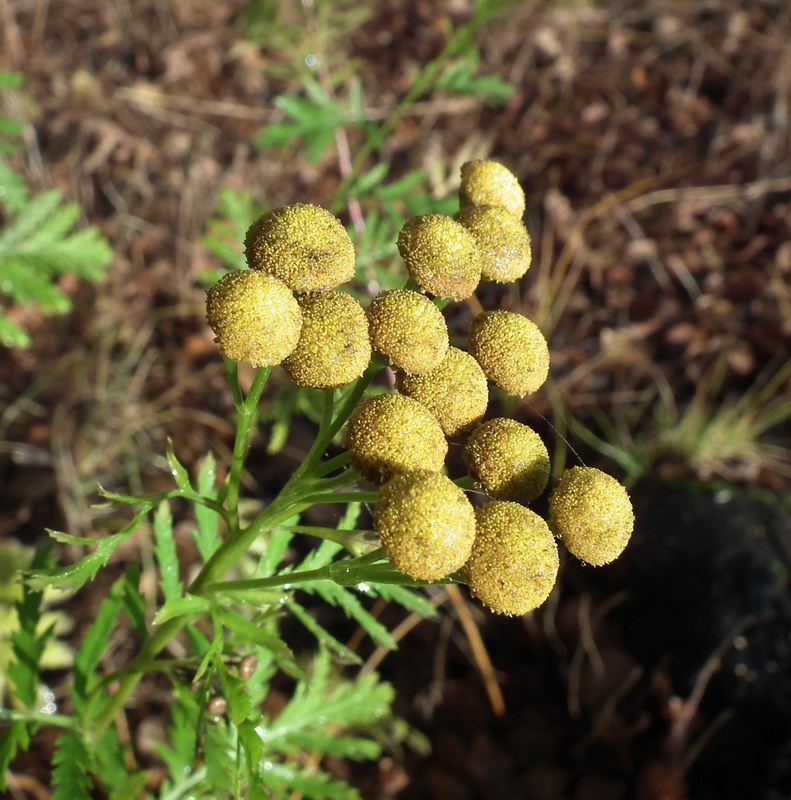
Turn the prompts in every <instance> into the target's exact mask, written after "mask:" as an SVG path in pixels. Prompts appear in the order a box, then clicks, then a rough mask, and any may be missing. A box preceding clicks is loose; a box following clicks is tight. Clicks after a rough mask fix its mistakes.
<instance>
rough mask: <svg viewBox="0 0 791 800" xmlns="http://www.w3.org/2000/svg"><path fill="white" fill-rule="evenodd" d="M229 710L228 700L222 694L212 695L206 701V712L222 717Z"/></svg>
mask: <svg viewBox="0 0 791 800" xmlns="http://www.w3.org/2000/svg"><path fill="white" fill-rule="evenodd" d="M227 711H228V701H227V700H226V699H225V698H224V697H223V696H222V695H217V696H216V697H212V698H211V699H210V700H209V701H208V702H207V703H206V712H207V713H208V714H209V716H212V717H222V716H224V715H225V714H226V713H227Z"/></svg>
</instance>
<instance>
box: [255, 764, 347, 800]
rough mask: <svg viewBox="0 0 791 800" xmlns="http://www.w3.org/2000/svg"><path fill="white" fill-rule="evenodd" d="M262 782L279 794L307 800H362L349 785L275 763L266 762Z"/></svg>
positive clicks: (326, 776) (321, 775)
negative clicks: (295, 794) (299, 796)
mask: <svg viewBox="0 0 791 800" xmlns="http://www.w3.org/2000/svg"><path fill="white" fill-rule="evenodd" d="M261 782H262V783H263V784H264V786H267V787H269V788H270V789H273V790H275V791H277V792H282V793H286V794H288V793H289V792H298V793H299V794H301V795H302V796H303V797H305V798H307V800H361V798H360V794H359V792H358V791H357V790H356V789H354V788H353V787H351V786H349V784H348V783H342V782H340V781H335V780H333V779H332V778H330V776H329V775H326V774H324V773H310V772H308V771H307V770H300V769H297V768H295V767H292V766H286V765H285V764H279V763H277V762H275V761H265V762H264V764H263V769H262V770H261Z"/></svg>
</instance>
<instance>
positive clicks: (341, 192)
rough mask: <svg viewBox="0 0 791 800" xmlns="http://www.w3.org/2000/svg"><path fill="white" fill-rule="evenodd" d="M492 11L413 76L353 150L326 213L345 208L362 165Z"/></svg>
mask: <svg viewBox="0 0 791 800" xmlns="http://www.w3.org/2000/svg"><path fill="white" fill-rule="evenodd" d="M494 11H495V9H494V8H489V4H483V5H482V7H481V8H480V9H479V10H478V11H476V12H475V13H474V14H473V15H472V16H471V17H470V19H469V20H467V22H465V23H464V25H462V26H461V27H460V28H459V29H458V30H457V31H456V32H455V33H454V34H453V36H452V37H451V38H450V40H449V41H448V43H447V45H445V47H444V49H443V50H442V52H440V53H439V55H438V56H437V57H436V58H435V59H433V60H432V61H430V62H429V63H428V64H426V65H425V66H424V67H423V68H422V69H421V70H420V71H419V72H418V73H417V75H416V76H415V77H414V78H413V80H412V84H411V87H410V89H409V91H408V92H407V93H406V94H405V95H404V96H403V97H402V98H401V101H400V102H399V103H398V105H397V106H396V107H395V109H394V110H393V111H392V113H391V114H390V116H389V117H388V118H387V119H386V120H385V122H384V123H382V126H381V128H380V129H379V134H378V136H377V137H376V138H374V137H372V136H368V137H367V138H366V140H365V142H364V143H363V144H362V146H361V147H360V148H359V149H358V150H357V153H356V155H355V157H354V160H353V161H352V166H351V169H350V170H349V173H348V174H347V175H346V176H345V177H344V179H343V180H342V181H341V182H340V184H339V186H338V189H337V191H336V192H335V197H334V198H333V201H332V204H331V205H330V211H332V212H333V213H337V212H338V211H340V210H341V209H342V208H343V207H344V206H345V205H346V203H347V196H348V194H349V190H350V189H351V187H352V184H353V183H354V181H355V179H356V178H357V175H358V174H359V172H360V169H361V168H362V166H363V164H365V162H366V160H367V159H368V157H369V156H370V155H371V153H373V152H374V150H376V149H377V145H376V143H377V141H381V142H384V141H386V139H387V137H388V136H389V135H390V134H391V133H392V132H393V131H394V130H395V127H396V125H398V123H399V122H400V121H401V120H402V118H403V117H404V115H405V114H406V113H407V112H408V111H409V109H410V108H411V107H412V106H413V105H414V103H415V102H416V101H417V100H418V99H419V98H420V97H421V96H422V95H423V94H425V93H426V92H428V91H430V90H431V89H432V87H433V85H434V84H435V83H436V80H437V77H438V75H439V74H440V72H441V71H442V70H443V69H444V68H445V64H446V63H447V62H448V61H449V60H450V59H451V58H452V57H453V56H455V55H456V54H457V53H458V52H459V51H461V50H463V49H464V48H465V47H467V45H468V44H469V42H470V41H471V39H472V37H473V36H474V35H475V32H476V31H477V30H478V28H479V27H480V26H481V25H482V24H483V23H484V22H485V21H486V20H487V19H489V18H490V17H492V16H493V15H494Z"/></svg>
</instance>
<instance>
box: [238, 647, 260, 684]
mask: <svg viewBox="0 0 791 800" xmlns="http://www.w3.org/2000/svg"><path fill="white" fill-rule="evenodd" d="M257 667H258V659H257V658H256V657H255V656H254V655H253V654H252V653H250V654H248V655H246V656H245V657H244V658H243V659H242V660H241V661H240V662H239V678H240V680H243V681H249V680H250V678H252V677H253V674H254V673H255V671H256V668H257Z"/></svg>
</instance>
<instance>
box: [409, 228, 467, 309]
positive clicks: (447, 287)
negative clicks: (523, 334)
mask: <svg viewBox="0 0 791 800" xmlns="http://www.w3.org/2000/svg"><path fill="white" fill-rule="evenodd" d="M398 252H399V253H401V258H403V259H404V263H405V264H406V266H407V269H408V270H409V275H410V276H411V278H412V280H413V281H415V283H417V284H418V286H420V287H421V288H422V289H424V290H425V291H427V292H430V293H431V294H433V295H437V296H438V297H450V298H451V299H452V300H464V299H466V298H467V297H469V296H470V295H471V294H472V293H473V292H474V291H475V287H476V286H477V285H478V282H479V281H480V279H481V254H480V250H479V249H478V243H477V242H476V241H475V237H474V236H473V235H472V234H471V233H470V232H469V231H468V230H467V229H466V228H465V227H464V226H463V225H462V224H461V223H459V222H456V220H455V219H452V218H451V217H446V216H443V215H442V214H426V215H424V216H422V217H413V218H412V219H410V220H407V222H406V223H405V224H404V227H403V228H401V232H400V233H399V234H398Z"/></svg>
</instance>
